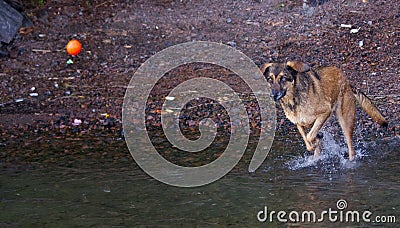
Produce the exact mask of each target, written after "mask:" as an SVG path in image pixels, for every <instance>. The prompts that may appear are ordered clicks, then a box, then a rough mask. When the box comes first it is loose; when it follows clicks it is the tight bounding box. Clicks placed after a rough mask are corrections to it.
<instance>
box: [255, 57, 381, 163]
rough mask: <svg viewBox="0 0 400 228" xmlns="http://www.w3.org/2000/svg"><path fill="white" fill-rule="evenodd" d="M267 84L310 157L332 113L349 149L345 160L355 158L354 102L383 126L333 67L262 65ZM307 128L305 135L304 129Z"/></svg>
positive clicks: (363, 98)
mask: <svg viewBox="0 0 400 228" xmlns="http://www.w3.org/2000/svg"><path fill="white" fill-rule="evenodd" d="M261 72H262V73H263V74H264V76H265V78H266V79H267V81H268V83H269V84H270V85H271V97H272V98H274V100H275V101H280V103H281V105H282V108H283V111H284V112H285V115H286V117H287V118H288V119H289V120H290V121H291V122H292V123H294V124H296V126H297V129H298V130H299V132H300V134H301V136H302V137H303V139H304V142H305V143H306V146H307V150H309V151H314V158H316V157H318V156H319V154H320V153H321V145H320V144H321V143H320V141H321V140H320V139H322V134H319V133H318V132H319V130H320V129H321V128H322V126H323V125H324V123H325V122H326V120H327V119H328V117H329V116H330V115H331V113H332V112H335V114H336V116H337V118H338V120H339V123H340V126H341V127H342V129H343V132H344V136H345V137H346V142H347V146H348V150H349V160H353V159H354V158H355V152H354V148H353V144H352V138H353V130H354V121H355V100H357V101H358V103H360V105H361V107H362V109H363V110H364V111H365V112H366V113H367V114H368V115H369V116H371V118H372V119H373V120H374V121H376V122H377V123H379V124H380V125H382V126H387V122H386V120H385V118H384V117H383V116H382V115H381V114H380V113H379V111H378V109H377V108H376V107H375V106H374V105H373V104H372V103H371V101H370V100H369V99H368V98H367V97H366V96H365V95H364V94H363V93H362V92H361V91H358V90H355V89H353V88H352V87H351V85H350V82H349V80H348V79H347V77H346V76H345V75H344V73H343V72H342V71H341V70H340V69H338V68H336V67H323V68H320V69H315V70H314V69H312V68H311V67H310V66H308V65H307V64H305V63H302V62H297V61H289V62H287V63H281V64H280V63H266V64H264V65H262V66H261ZM309 127H311V130H310V131H309V132H308V133H307V134H306V132H305V128H309Z"/></svg>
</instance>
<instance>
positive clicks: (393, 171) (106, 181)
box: [0, 136, 400, 227]
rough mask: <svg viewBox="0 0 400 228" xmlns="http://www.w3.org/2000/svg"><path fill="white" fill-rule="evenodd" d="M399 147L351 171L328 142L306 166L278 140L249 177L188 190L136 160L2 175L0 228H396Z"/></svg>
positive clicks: (378, 151)
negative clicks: (156, 176) (162, 179)
mask: <svg viewBox="0 0 400 228" xmlns="http://www.w3.org/2000/svg"><path fill="white" fill-rule="evenodd" d="M399 146H400V139H399V138H398V137H397V138H385V139H380V140H378V141H367V142H362V143H360V142H359V143H357V146H356V148H357V153H358V155H357V156H358V159H357V161H356V162H348V161H347V160H346V159H345V158H344V156H343V153H344V151H346V147H345V146H344V145H341V144H339V143H336V142H335V141H334V140H333V139H332V138H330V137H329V136H327V137H325V138H324V150H323V153H324V155H323V156H322V157H321V159H319V160H318V161H313V160H312V159H311V155H309V154H306V153H305V152H304V150H305V149H304V145H302V143H301V142H300V141H291V140H289V139H285V138H284V137H281V138H277V139H275V142H274V144H273V147H272V149H271V152H270V154H269V156H268V158H267V159H266V160H265V162H264V163H263V165H262V167H261V168H259V169H258V170H257V171H256V172H255V173H249V172H248V171H247V168H246V165H248V164H241V163H240V164H239V165H238V166H237V167H236V168H235V169H234V170H233V171H231V172H230V173H229V174H228V175H226V176H225V177H223V178H221V179H220V180H218V181H216V182H214V183H211V184H208V185H206V186H202V187H195V188H178V187H172V186H169V185H166V184H164V183H161V182H159V181H157V180H154V179H152V178H151V177H149V176H148V175H147V174H145V173H144V172H143V171H142V170H141V169H140V168H139V167H138V166H137V165H136V164H135V163H134V161H133V160H127V161H124V162H117V163H116V162H111V161H110V162H108V161H107V160H105V161H102V162H101V163H100V162H99V163H95V162H94V163H93V162H91V163H88V164H87V165H80V166H79V167H77V166H72V167H66V166H62V165H49V166H37V167H33V168H30V169H18V170H16V169H12V168H7V169H3V170H1V175H0V211H1V213H0V226H1V227H34V226H36V227H133V226H135V227H154V226H157V227H179V226H181V227H215V226H220V227H225V226H233V227H256V226H263V227H265V226H268V227H288V226H299V227H310V226H314V227H315V226H317V227H338V226H341V227H343V226H344V227H367V226H377V227H398V223H399V221H398V220H399V219H400V217H399V215H400V213H399V210H400V181H399V180H400V179H399V172H400V162H399V159H398V158H399V155H400V149H399V148H400V147H399ZM103 149H104V148H103ZM113 150H122V151H124V152H126V153H129V152H128V150H127V149H126V147H121V148H113ZM299 151H300V152H299ZM311 211H313V212H315V216H314V217H310V218H308V217H307V214H305V213H304V212H311ZM278 212H280V215H279V216H278ZM329 212H330V214H329ZM350 212H351V213H353V215H354V217H352V216H353V215H352V214H351V213H350ZM356 212H357V213H358V216H359V217H355V213H356ZM346 215H347V216H348V217H346ZM363 215H364V216H366V218H363V217H362V216H363ZM296 216H298V217H296ZM302 216H303V217H304V216H305V217H304V218H303V217H302ZM329 216H330V217H329ZM351 219H354V220H351ZM393 219H396V222H397V223H394V221H393ZM357 221H358V222H357ZM382 221H386V223H383V222H382Z"/></svg>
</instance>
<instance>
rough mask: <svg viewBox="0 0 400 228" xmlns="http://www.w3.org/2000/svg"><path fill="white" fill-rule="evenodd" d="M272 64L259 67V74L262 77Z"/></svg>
mask: <svg viewBox="0 0 400 228" xmlns="http://www.w3.org/2000/svg"><path fill="white" fill-rule="evenodd" d="M272 64H273V63H264V64H263V65H261V67H260V70H261V73H262V74H263V75H264V74H265V71H267V70H268V68H269V67H270V66H272Z"/></svg>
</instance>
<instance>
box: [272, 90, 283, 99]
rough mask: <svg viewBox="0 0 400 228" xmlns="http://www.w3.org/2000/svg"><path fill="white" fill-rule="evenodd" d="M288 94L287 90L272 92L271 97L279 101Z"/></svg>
mask: <svg viewBox="0 0 400 228" xmlns="http://www.w3.org/2000/svg"><path fill="white" fill-rule="evenodd" d="M285 94H286V91H285V90H272V91H271V97H272V98H273V99H274V101H279V100H280V99H281V98H282V97H284V96H285Z"/></svg>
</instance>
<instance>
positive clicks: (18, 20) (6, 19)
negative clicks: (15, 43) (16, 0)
mask: <svg viewBox="0 0 400 228" xmlns="http://www.w3.org/2000/svg"><path fill="white" fill-rule="evenodd" d="M23 19H24V17H23V16H22V15H21V14H20V13H19V12H18V11H17V10H16V9H14V8H12V7H11V6H10V5H8V4H7V3H6V2H4V1H3V0H0V42H4V43H10V42H11V40H12V39H13V38H14V36H15V34H16V33H17V31H18V29H19V28H20V27H21V26H22V21H23Z"/></svg>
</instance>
